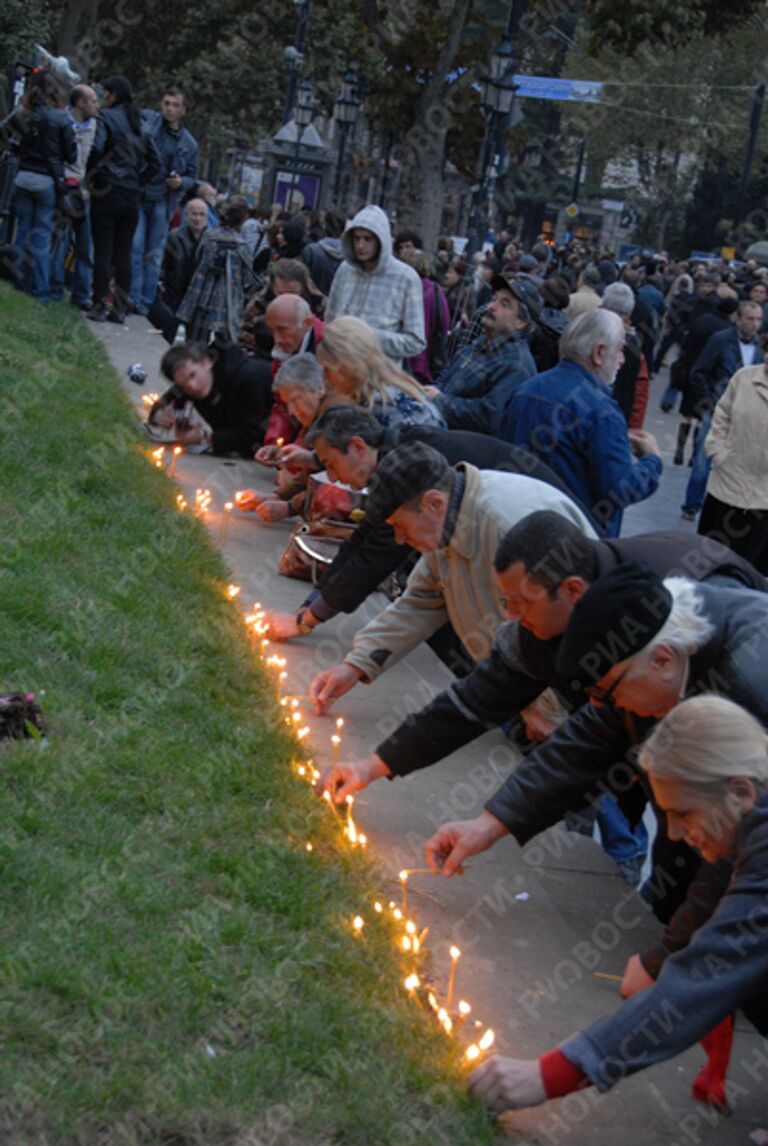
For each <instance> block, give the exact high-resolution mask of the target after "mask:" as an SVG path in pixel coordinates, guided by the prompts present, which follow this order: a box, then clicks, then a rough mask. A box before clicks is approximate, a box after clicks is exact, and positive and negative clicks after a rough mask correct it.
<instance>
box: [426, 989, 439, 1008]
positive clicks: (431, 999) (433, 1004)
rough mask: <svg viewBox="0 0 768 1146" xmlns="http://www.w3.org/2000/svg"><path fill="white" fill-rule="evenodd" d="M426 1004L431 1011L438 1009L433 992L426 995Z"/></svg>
mask: <svg viewBox="0 0 768 1146" xmlns="http://www.w3.org/2000/svg"><path fill="white" fill-rule="evenodd" d="M427 1002H428V1003H429V1005H430V1007H431V1008H432V1010H433V1011H436V1010H437V1009H438V1006H437V999H436V998H435V993H434V991H430V992H429V994H428V995H427Z"/></svg>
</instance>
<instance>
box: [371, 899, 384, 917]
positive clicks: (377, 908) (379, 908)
mask: <svg viewBox="0 0 768 1146" xmlns="http://www.w3.org/2000/svg"><path fill="white" fill-rule="evenodd" d="M373 910H374V911H375V912H376V914H377V915H381V913H382V911H383V910H384V908H383V907H382V906H381V904H380V903H379V902H378V901H377V902H376V903H374V905H373Z"/></svg>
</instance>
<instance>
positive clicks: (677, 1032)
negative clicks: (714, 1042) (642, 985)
mask: <svg viewBox="0 0 768 1146" xmlns="http://www.w3.org/2000/svg"><path fill="white" fill-rule="evenodd" d="M736 1008H741V1010H742V1011H743V1012H744V1014H745V1015H746V1017H747V1018H748V1019H749V1020H750V1022H752V1023H753V1024H754V1026H755V1027H756V1028H757V1030H758V1031H759V1032H760V1033H761V1034H762V1035H768V795H767V794H765V793H763V794H762V795H761V796H760V797H759V799H758V801H757V803H756V804H755V806H754V808H753V809H752V811H751V812H749V813H748V815H746V816H745V817H744V819H743V820H742V821H741V823H740V825H739V829H738V834H737V839H736V859H735V863H734V866H733V875H732V877H731V879H730V881H729V883H728V885H727V887H726V888H725V891H724V894H723V895H722V897H721V899H720V901H719V903H718V904H717V909H716V911H715V912H714V914H713V916H712V918H711V919H710V920H709V921H708V923H707V924H705V925H704V926H703V927H702V928H701V930H699V931H697V932H696V934H695V936H694V937H693V940H692V942H691V943H690V944H688V945H686V947H685V948H684V949H683V950H681V951H679V952H678V953H677V954H675V955H674V956H673V957H672V958H670V959H669V960H668V961H667V963H666V964H665V966H664V968H663V970H662V972H661V974H660V976H659V981H658V983H656V984H655V985H654V986H653V987H651V988H650V989H648V990H647V991H640V992H639V993H638V994H636V995H634V996H633V997H632V998H631V999H629V1000H628V1001H627V1002H626V1003H624V1004H623V1006H621V1007H620V1008H619V1010H617V1011H615V1012H614V1013H613V1014H611V1015H606V1016H604V1017H603V1018H600V1019H598V1020H597V1021H596V1022H594V1023H592V1024H591V1025H590V1026H589V1027H588V1028H587V1030H586V1031H584V1033H583V1034H578V1035H575V1036H574V1037H573V1038H571V1039H568V1040H567V1041H566V1042H565V1043H564V1044H563V1045H562V1047H561V1050H562V1051H563V1053H564V1054H565V1057H566V1058H567V1059H568V1060H569V1061H570V1062H571V1063H573V1064H574V1065H575V1066H577V1067H579V1069H581V1070H582V1071H583V1072H584V1073H585V1074H586V1075H588V1076H589V1078H590V1079H591V1080H592V1082H594V1083H595V1084H596V1085H597V1086H598V1088H599V1089H600V1090H608V1088H609V1087H610V1086H611V1085H612V1084H613V1083H614V1082H616V1081H617V1080H618V1079H619V1078H625V1077H626V1076H627V1075H630V1074H634V1073H635V1071H638V1070H642V1069H644V1068H645V1067H648V1066H652V1065H653V1064H654V1063H659V1062H664V1061H665V1060H666V1059H669V1058H672V1057H673V1056H674V1055H677V1054H680V1053H681V1052H682V1051H684V1050H687V1048H688V1047H691V1046H693V1045H694V1044H695V1043H696V1042H698V1041H699V1040H700V1039H702V1038H703V1037H704V1036H705V1035H707V1034H709V1032H710V1031H711V1030H713V1029H714V1028H715V1027H716V1026H717V1025H718V1024H719V1023H721V1022H722V1021H723V1019H725V1018H727V1017H728V1015H730V1014H732V1013H733V1011H734V1010H735V1009H736ZM661 1015H667V1016H674V1021H673V1022H670V1023H666V1022H665V1023H664V1024H663V1033H661V1034H660V1028H661V1023H660V1022H659V1017H660V1016H661Z"/></svg>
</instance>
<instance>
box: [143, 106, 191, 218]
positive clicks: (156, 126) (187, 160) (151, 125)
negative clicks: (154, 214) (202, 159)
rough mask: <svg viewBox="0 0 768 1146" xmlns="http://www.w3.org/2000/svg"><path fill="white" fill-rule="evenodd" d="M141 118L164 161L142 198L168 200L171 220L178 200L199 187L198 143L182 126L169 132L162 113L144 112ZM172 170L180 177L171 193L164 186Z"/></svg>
mask: <svg viewBox="0 0 768 1146" xmlns="http://www.w3.org/2000/svg"><path fill="white" fill-rule="evenodd" d="M141 118H142V119H143V121H144V123H145V124H146V127H147V130H148V131H149V134H150V135H151V136H152V138H153V139H154V141H155V146H156V147H157V150H158V154H159V156H160V160H161V169H160V171H159V172H158V174H157V175H156V177H155V178H154V179H153V180H152V181H151V182H150V183H148V184H147V186H146V187H145V188H144V192H143V198H144V199H147V200H159V199H166V201H167V203H168V218H169V219H170V218H171V216H172V215H173V213H174V211H175V210H176V204H177V203H178V201H179V197H180V196H181V195H187V194H188V193H189V192H190V191H194V189H195V187H196V186H197V140H196V139H195V137H194V136H193V135H192V133H191V132H189V131H187V129H186V127H180V128H179V130H178V132H176V133H174V132H170V131H167V130H166V126H165V119H164V118H163V113H162V112H161V111H148V110H145V111H142V113H141ZM166 143H170V146H166ZM172 171H175V172H176V174H177V175H180V176H181V187H180V188H179V189H178V191H172V190H171V189H170V188H169V187H167V186H166V183H165V181H166V179H167V178H168V176H169V175H170V174H171V172H172Z"/></svg>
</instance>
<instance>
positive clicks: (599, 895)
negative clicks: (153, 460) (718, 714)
mask: <svg viewBox="0 0 768 1146" xmlns="http://www.w3.org/2000/svg"><path fill="white" fill-rule="evenodd" d="M92 329H93V332H94V333H95V334H96V335H97V337H99V338H100V339H101V341H102V342H103V343H104V345H105V348H106V350H107V352H108V354H109V355H110V358H111V359H112V362H113V363H114V365H115V367H116V369H117V371H118V374H119V375H120V378H121V381H122V384H123V387H124V389H125V391H126V393H127V394H128V397H129V399H130V401H131V403H132V404H133V405H134V406H135V407H136V409H137V411H138V412H139V413H141V410H142V404H141V395H142V394H143V393H147V392H149V391H156V392H162V389H164V388H165V385H166V384H165V382H164V380H163V379H162V378H161V376H160V374H159V371H158V363H159V361H160V358H161V356H162V353H163V352H164V350H165V349H166V344H165V342H164V341H163V340H162V338H161V337H160V336H159V335H158V334H157V333H155V332H154V331H153V330H152V328H151V327H150V326H149V325H148V323H147V322H146V320H145V319H142V318H138V317H132V318H130V319H129V320H128V321H127V323H126V325H125V326H123V327H117V326H112V325H107V324H105V325H104V326H95V327H93V328H92ZM135 362H141V363H142V364H143V365H144V367H145V368H146V370H147V374H148V380H147V383H146V384H145V385H144V386H143V387H137V386H136V385H134V384H133V383H131V382H129V381H128V379H127V376H126V371H127V367H128V366H129V365H130V364H131V363H135ZM665 384H666V372H665V373H664V375H663V376H662V377H661V378H659V379H657V381H656V383H655V384H654V388H653V389H654V396H653V399H652V403H651V405H650V407H649V414H648V419H647V427H648V428H649V429H651V431H652V432H656V433H657V434H660V445H661V446H662V449H663V452H664V458H665V463H666V464H667V468H666V469H665V474H664V477H663V479H662V488H661V489H660V490H659V491H658V493H657V494H656V495H655V496H654V497H653V498H651V499H649V501H648V502H645V503H643V504H642V505H640V506H637V507H634V508H632V509H630V510H629V511H628V512H627V514H626V517H625V533H638V532H643V531H645V530H648V529H662V528H666V529H671V528H685V526H684V525H683V524H682V523H680V520H679V505H680V501H681V495H682V490H683V488H684V486H685V481H687V476H688V470H687V468H686V469H685V470H684V471H683V470H680V469H674V468H673V467H672V466H671V455H672V452H673V449H674V437H675V435H676V429H677V419H676V417H674V416H673V415H666V416H665V415H663V414H661V412H660V411H659V409H658V396H659V395H660V393H661V392H662V390H663V386H664V385H665ZM151 448H152V447H151V446H150V444H149V442H148V444H147V453H148V454H149V451H150V449H151ZM176 480H177V482H178V485H179V487H180V490H181V491H182V492H183V494H184V496H185V497H186V499H187V501H188V502H190V504H191V503H192V502H193V501H194V494H195V490H196V489H197V488H199V487H203V488H208V489H210V491H211V494H212V498H213V507H214V508H213V511H212V512H211V513H209V514H208V516H207V522H206V524H207V527H208V530H209V535H210V539H211V541H212V543H213V544H214V545H217V546H219V548H220V549H221V550H222V552H223V555H224V558H225V560H226V562H227V564H228V566H229V568H230V570H231V575H232V580H233V582H235V583H237V584H239V585H240V586H241V587H242V591H241V594H240V597H239V600H240V601H241V602H242V604H243V607H244V608H247V609H250V607H251V606H252V604H253V603H254V602H255V601H260V602H261V604H262V605H263V606H265V607H269V608H279V609H294V608H295V607H296V606H297V605H298V604H299V602H300V601H301V600H302V599H303V598H304V596H305V594H306V589H307V585H306V583H303V582H299V581H292V580H289V579H287V578H283V577H280V576H278V575H277V561H278V558H279V555H280V553H281V552H282V550H283V548H284V546H285V543H286V540H287V537H288V533H289V531H290V525H289V524H288V523H282V522H281V523H280V524H277V525H271V526H270V525H261V524H259V523H258V519H257V518H256V516H255V515H253V514H248V515H244V514H240V513H239V512H238V511H237V510H234V511H233V512H232V514H231V519H230V521H229V526H228V530H227V537H226V541H223V532H224V527H223V511H222V507H223V504H224V502H225V501H228V500H232V497H233V494H234V492H235V491H236V490H239V489H243V488H247V487H252V488H257V489H266V488H268V487H269V485H270V484H271V478H270V474H269V472H268V471H265V470H264V469H263V468H262V467H261V466H259V465H257V464H256V463H255V462H249V461H233V460H224V459H215V458H211V457H207V456H197V457H194V456H191V455H184V456H183V457H182V458H180V460H179V462H178V466H177V473H176ZM688 528H690V527H688ZM377 596H378V600H374V599H373V598H371V599H369V601H367V602H366V603H365V604H364V605H363V606H361V608H360V609H359V610H358V611H357V612H356V613H355V614H354V615H352V616H343V615H342V616H339V617H337V618H335V619H334V620H333V621H331V622H329V623H327V624H325V625H323V626H321V627H320V628H319V629H318V630H317V632H316V634H313V635H311V636H309V637H305V638H303V639H302V640H298V641H295V642H291V643H287V644H284V645H282V646H281V654H282V655H284V656H285V657H286V658H287V662H288V664H287V671H288V680H287V686H286V687H287V691H289V692H290V693H292V694H305V693H307V691H308V686H309V683H310V681H311V679H312V677H313V676H314V674H315V673H316V672H317V671H319V670H320V669H321V668H323V667H326V666H329V665H332V664H335V663H337V662H338V661H339V660H340V659H341V658H342V657H343V654H344V652H345V651H346V650H347V649H348V648H349V645H350V643H351V640H352V637H353V635H354V633H355V632H356V631H357V630H358V629H359V628H360V627H361V626H362V625H363V624H364V623H365V622H366V621H367V620H368V619H369V618H370V617H372V616H374V615H375V614H376V613H377V612H378V611H379V609H380V608H382V607H383V606H384V604H385V603H386V602H385V599H384V598H383V597H382V596H381V595H377ZM450 679H451V677H450V674H449V673H448V671H447V669H446V668H445V667H444V666H443V665H442V664H441V663H440V662H439V661H438V660H437V658H436V657H435V656H434V655H433V654H432V652H431V651H430V650H429V649H428V648H426V647H422V648H419V649H417V650H416V651H415V652H414V653H412V654H411V655H410V656H408V657H406V658H405V659H404V660H403V661H402V662H400V663H398V664H397V665H395V666H393V668H392V669H390V670H389V671H388V672H386V673H385V674H384V675H383V677H381V678H380V680H379V681H377V682H376V684H375V685H374V686H372V687H370V688H368V687H365V686H357V687H356V688H354V689H353V690H352V691H351V692H350V693H348V694H347V695H346V696H345V697H343V698H342V699H341V700H340V701H339V702H338V703H337V706H336V708H335V709H334V710H333V716H332V717H328V716H325V717H317V716H315V715H314V714H312V713H311V711H310V705H309V702H308V701H306V702H303V703H302V708H303V711H304V715H305V717H306V722H307V724H309V726H310V728H311V735H310V742H311V744H312V746H313V754H314V757H315V760H316V762H317V766H318V767H322V766H323V765H324V764H326V763H327V762H328V761H329V758H330V736H331V735H332V733H333V732H334V731H335V728H334V718H335V717H336V716H343V717H344V720H345V725H344V731H343V747H342V754H341V758H342V759H356V758H360V757H361V756H363V755H367V754H368V753H369V752H371V751H372V750H373V748H374V747H375V745H376V743H377V742H378V741H379V740H381V739H382V738H383V736H384V735H386V733H387V732H388V731H389V730H390V729H391V728H393V727H394V726H395V724H396V723H397V722H399V720H400V719H401V717H402V716H403V715H405V714H406V713H409V712H414V711H418V709H420V708H421V707H422V706H423V704H424V703H426V701H427V700H428V699H429V698H430V697H431V696H433V695H434V694H435V692H436V691H439V690H441V689H443V688H445V687H446V686H447V685H448V683H449V682H450ZM517 760H518V756H517V753H516V752H515V750H514V749H512V748H511V747H510V745H509V743H508V742H507V741H506V739H505V738H504V737H503V736H502V734H501V733H500V732H491V733H487V734H486V735H485V736H483V737H482V738H480V739H479V740H477V741H476V742H475V743H474V744H472V745H469V746H468V747H466V748H464V749H462V750H461V751H460V752H457V753H454V755H453V756H451V757H450V758H449V759H447V760H446V761H445V762H443V763H442V764H440V765H437V766H435V767H433V768H430V769H426V770H425V771H423V772H420V773H417V774H416V775H415V776H412V777H410V778H409V779H407V780H400V781H396V782H394V783H389V782H386V781H379V782H377V783H376V784H374V785H372V786H371V787H370V788H368V789H367V790H366V791H365V792H363V793H361V794H360V795H359V797H358V798H357V799H356V802H355V820H356V822H357V824H358V826H359V828H360V829H361V830H362V831H364V832H365V833H366V834H367V836H368V838H369V840H370V842H371V848H372V850H373V853H374V856H375V859H376V861H377V862H378V864H379V866H380V868H381V873H382V895H383V896H384V897H386V898H387V899H395V900H399V897H400V885H399V881H398V879H397V873H398V872H399V871H400V870H401V869H402V868H403V867H413V868H417V867H423V866H425V863H424V859H423V851H422V846H423V843H424V841H425V840H426V839H427V838H428V837H429V836H430V835H431V834H432V833H433V831H434V830H435V828H437V827H438V826H439V825H440V824H442V823H444V822H445V821H446V820H453V819H468V818H470V817H472V816H474V815H476V814H477V813H478V812H479V811H480V810H481V809H482V806H483V803H484V801H485V800H486V799H487V797H488V796H489V795H490V794H491V793H492V792H493V791H494V790H495V789H496V788H497V787H498V785H499V784H500V783H501V782H502V781H503V779H504V777H505V776H506V775H508V774H509V772H510V771H511V770H512V769H513V768H514V767H515V766H516V763H517ZM408 901H409V905H411V908H412V910H415V912H416V917H417V921H418V923H419V924H420V926H422V927H424V926H428V927H429V928H430V935H429V939H428V941H427V947H428V950H429V951H430V954H431V958H432V961H433V970H434V976H433V978H434V981H435V982H436V983H437V985H438V987H440V988H443V989H444V988H445V985H446V982H447V977H448V971H449V966H450V957H449V954H448V949H449V946H450V945H451V944H456V945H458V946H459V948H460V949H461V951H462V956H461V959H460V961H459V963H458V967H457V973H456V995H455V998H464V997H466V998H467V999H468V1001H469V1002H470V1003H471V1005H472V1008H473V1016H475V1015H476V1016H477V1017H478V1018H480V1019H482V1020H483V1021H484V1023H485V1024H487V1025H490V1026H492V1027H493V1028H494V1030H495V1031H496V1040H497V1041H496V1046H497V1049H498V1051H499V1053H502V1054H509V1055H514V1056H517V1057H536V1056H537V1055H539V1054H540V1053H542V1052H543V1051H545V1050H549V1049H550V1048H551V1047H552V1046H554V1045H556V1044H557V1043H558V1042H560V1041H562V1040H563V1039H564V1038H566V1037H567V1036H568V1035H570V1034H571V1033H572V1032H573V1031H575V1030H576V1029H577V1028H579V1027H583V1026H585V1025H586V1024H588V1023H589V1022H590V1021H592V1020H593V1019H594V1018H596V1017H598V1016H599V1015H601V1014H605V1013H608V1012H610V1011H611V1010H613V1009H614V1008H615V1007H617V1006H618V1005H619V997H618V982H617V981H616V979H615V978H614V977H616V976H618V977H620V976H621V974H622V971H623V968H624V964H625V962H626V960H627V958H628V957H629V956H630V955H631V954H633V953H634V952H636V951H639V950H642V948H643V947H644V946H645V945H646V944H647V943H648V942H649V941H650V940H652V939H653V937H654V936H655V935H656V934H657V933H658V924H657V923H656V922H655V920H654V919H653V917H652V916H650V915H649V913H648V911H647V909H646V907H645V905H644V904H643V903H642V901H641V900H640V899H639V898H638V897H637V896H636V894H635V893H634V892H633V891H632V890H631V889H630V888H629V887H628V885H627V884H626V883H624V881H623V880H622V879H621V877H620V876H619V875H618V874H617V871H616V868H615V867H614V865H613V864H612V862H611V861H610V860H609V859H608V858H607V857H606V856H605V855H604V854H603V852H602V851H601V850H600V849H599V847H598V846H597V845H596V844H595V843H593V841H592V840H589V839H586V838H584V837H583V836H578V835H575V834H573V833H566V832H565V831H564V830H563V829H562V825H560V826H558V827H557V828H554V829H552V830H551V831H549V832H548V833H546V834H545V836H543V837H539V838H537V839H536V840H535V841H534V842H533V844H529V845H528V847H527V848H526V849H525V851H523V849H521V848H520V847H519V846H518V845H517V844H516V843H515V842H514V841H513V840H511V839H509V838H508V839H505V840H503V841H501V842H500V843H499V844H497V845H496V846H495V847H494V848H492V849H491V851H490V852H488V853H485V854H484V855H481V856H477V857H475V858H474V859H473V860H472V861H471V863H470V865H468V870H467V872H466V874H465V875H464V876H463V877H462V878H454V879H451V880H443V879H441V878H440V877H433V876H413V877H412V878H411V880H410V881H409V886H408ZM469 1021H470V1022H471V1020H469ZM739 1028H740V1029H739V1031H738V1033H737V1037H736V1041H735V1044H734V1054H733V1059H732V1066H731V1071H730V1074H729V1078H730V1079H731V1080H732V1081H733V1082H734V1083H736V1084H738V1088H737V1089H736V1092H735V1093H736V1096H737V1097H736V1101H735V1102H734V1113H733V1115H732V1116H731V1117H730V1118H723V1117H722V1116H720V1115H718V1114H716V1113H715V1112H713V1111H711V1110H710V1109H709V1108H707V1107H704V1106H702V1105H701V1104H700V1103H697V1102H695V1101H694V1100H693V1099H692V1098H691V1096H690V1089H691V1084H692V1082H693V1078H694V1077H695V1075H696V1073H697V1071H698V1070H699V1068H700V1066H701V1065H702V1063H703V1061H704V1056H703V1052H702V1051H701V1050H700V1049H699V1048H694V1049H692V1050H690V1051H688V1052H687V1053H686V1054H685V1055H682V1056H680V1057H678V1058H677V1059H674V1060H672V1061H670V1062H668V1063H664V1064H661V1065H659V1066H657V1067H654V1068H652V1069H650V1070H647V1071H644V1072H642V1073H640V1074H637V1075H635V1076H634V1077H633V1078H630V1079H627V1080H625V1081H624V1082H622V1083H620V1084H619V1085H618V1086H616V1087H615V1088H614V1089H613V1090H612V1091H611V1092H609V1093H608V1094H607V1095H602V1096H601V1095H598V1094H597V1092H596V1091H593V1090H591V1089H590V1090H587V1091H583V1092H580V1093H579V1094H575V1095H571V1096H569V1097H568V1098H567V1099H564V1100H562V1101H559V1102H551V1103H547V1104H546V1105H545V1106H542V1107H539V1108H537V1109H535V1110H531V1111H528V1112H522V1113H518V1114H512V1115H508V1116H505V1118H504V1120H503V1121H504V1128H505V1132H506V1133H507V1134H508V1135H509V1136H510V1137H511V1138H512V1139H513V1140H514V1141H516V1142H519V1143H531V1144H533V1143H548V1144H549V1143H552V1144H555V1143H557V1144H560V1143H564V1144H573V1146H582V1144H584V1146H586V1144H589V1146H616V1143H619V1142H620V1143H622V1146H648V1143H661V1142H663V1143H666V1144H669V1146H675V1144H680V1146H683V1144H689V1143H693V1144H696V1146H715V1144H717V1146H737V1144H739V1146H747V1144H748V1142H749V1134H750V1131H751V1130H753V1129H754V1128H756V1127H758V1126H760V1125H761V1124H762V1125H767V1124H768V1109H767V1106H768V1104H766V1101H765V1083H764V1078H765V1077H766V1068H768V1053H766V1048H765V1046H764V1044H763V1041H762V1040H761V1039H760V1038H759V1037H758V1036H757V1035H756V1034H755V1033H754V1032H753V1031H752V1028H750V1027H748V1026H747V1024H746V1023H745V1022H743V1021H741V1022H740V1023H739ZM761 1055H762V1056H763V1057H762V1058H761V1057H760V1056H761Z"/></svg>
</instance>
